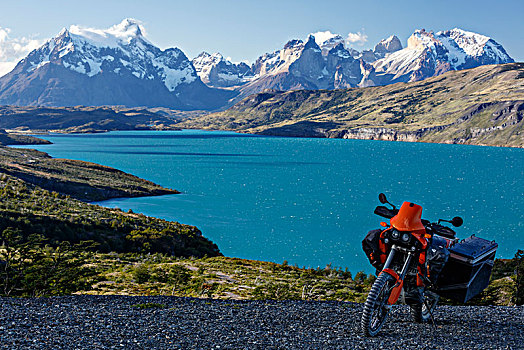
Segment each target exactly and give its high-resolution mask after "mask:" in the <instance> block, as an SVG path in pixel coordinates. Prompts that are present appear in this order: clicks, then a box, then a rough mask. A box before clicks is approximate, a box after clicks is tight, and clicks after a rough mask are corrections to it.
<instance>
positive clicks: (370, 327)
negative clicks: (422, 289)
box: [360, 273, 396, 337]
mask: <svg viewBox="0 0 524 350" xmlns="http://www.w3.org/2000/svg"><path fill="white" fill-rule="evenodd" d="M395 283H396V281H395V279H394V278H393V277H392V276H391V275H389V274H387V273H381V274H380V275H379V276H378V278H377V280H376V281H375V283H374V284H373V286H372V287H371V290H370V291H369V294H368V298H367V299H366V303H365V304H364V311H363V312H362V319H361V320H360V328H361V331H362V334H363V335H364V336H366V337H374V336H375V335H377V333H378V332H379V331H380V329H381V328H382V326H383V325H384V322H386V318H387V316H388V313H389V310H390V309H391V305H389V304H388V299H389V295H390V294H391V291H392V290H393V287H394V286H395Z"/></svg>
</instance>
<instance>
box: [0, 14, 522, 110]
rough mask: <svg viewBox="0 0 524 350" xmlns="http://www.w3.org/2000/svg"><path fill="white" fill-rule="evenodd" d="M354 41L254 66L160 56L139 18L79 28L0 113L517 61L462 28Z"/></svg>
mask: <svg viewBox="0 0 524 350" xmlns="http://www.w3.org/2000/svg"><path fill="white" fill-rule="evenodd" d="M352 40H354V39H351V38H349V37H348V38H344V37H343V36H342V35H339V34H336V33H331V32H329V31H324V32H316V33H311V34H310V35H309V36H308V37H307V39H306V40H304V41H303V40H300V39H293V40H290V41H288V42H287V43H286V44H285V45H283V47H282V48H281V49H279V50H275V51H273V52H269V53H265V54H263V55H261V56H259V57H258V59H257V60H256V61H255V62H254V63H253V64H252V65H251V66H249V65H248V64H246V63H243V62H240V63H234V62H231V60H230V59H228V58H224V57H223V56H222V55H221V54H220V53H214V54H208V53H206V52H202V53H201V54H200V55H198V56H197V57H195V58H193V59H192V60H189V58H188V57H187V56H186V55H185V54H184V53H183V52H182V50H180V49H179V48H176V47H173V48H167V49H165V50H162V49H160V48H158V47H156V46H155V45H154V44H153V43H151V42H150V41H149V40H148V39H147V38H146V37H145V36H144V28H143V26H142V24H141V22H140V21H137V20H135V19H129V18H128V19H124V20H123V21H122V22H121V23H119V24H116V25H114V26H112V27H110V28H107V29H94V28H85V27H80V26H76V25H72V26H70V27H69V29H66V28H64V29H62V30H61V31H60V33H59V34H58V35H57V36H55V37H53V38H51V39H49V40H48V41H46V43H44V44H43V45H42V46H41V47H39V48H37V49H36V50H33V51H32V52H30V53H29V54H28V55H27V57H25V58H24V59H22V60H21V61H20V62H19V63H18V64H17V65H16V67H15V68H14V69H13V70H12V71H11V72H10V73H8V74H7V75H4V76H3V77H0V104H7V105H31V106H74V105H87V106H93V105H112V106H114V105H124V106H127V107H166V108H172V109H181V110H220V109H224V108H227V107H230V106H232V105H234V104H235V103H236V102H238V101H240V100H241V99H243V98H244V97H246V96H248V95H250V94H253V93H259V92H261V91H264V90H266V89H273V90H297V89H309V90H322V89H329V90H334V89H343V88H351V87H367V86H377V85H388V84H392V83H396V82H408V81H419V80H423V79H426V78H428V77H432V76H437V75H440V74H442V73H445V72H447V71H449V70H458V69H465V68H473V67H475V66H479V65H485V64H501V63H509V62H513V59H512V58H511V57H510V56H509V55H508V54H507V52H506V51H505V49H504V48H503V47H502V46H501V45H500V44H498V43H497V42H496V41H495V40H493V39H492V38H490V37H487V36H484V35H481V34H476V33H473V32H468V31H465V30H462V29H458V28H455V29H451V30H446V31H440V32H436V33H435V32H432V31H428V32H426V31H425V30H424V29H420V30H416V31H415V32H414V33H413V35H411V37H410V38H409V39H408V45H407V47H403V46H402V43H401V41H400V40H399V39H398V37H396V36H394V35H391V36H389V37H388V38H386V39H383V40H381V41H380V42H379V43H377V44H376V45H375V46H374V48H373V49H370V50H363V51H361V52H360V51H358V50H355V49H354V48H353V47H352V45H350V42H351V41H352Z"/></svg>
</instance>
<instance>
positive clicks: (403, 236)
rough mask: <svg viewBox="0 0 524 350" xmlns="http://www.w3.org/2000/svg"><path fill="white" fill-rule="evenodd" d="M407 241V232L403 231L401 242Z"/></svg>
mask: <svg viewBox="0 0 524 350" xmlns="http://www.w3.org/2000/svg"><path fill="white" fill-rule="evenodd" d="M407 241H409V233H405V232H404V233H403V234H402V242H407Z"/></svg>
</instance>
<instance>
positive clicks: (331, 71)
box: [240, 29, 513, 97]
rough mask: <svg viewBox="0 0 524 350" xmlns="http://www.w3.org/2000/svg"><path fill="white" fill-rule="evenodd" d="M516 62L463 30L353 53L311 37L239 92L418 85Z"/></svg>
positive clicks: (271, 61)
mask: <svg viewBox="0 0 524 350" xmlns="http://www.w3.org/2000/svg"><path fill="white" fill-rule="evenodd" d="M510 62H513V59H512V58H511V57H510V56H509V55H508V54H507V53H506V51H505V50H504V48H503V47H502V46H501V45H500V44H498V43H497V42H496V41H494V40H493V39H491V38H489V37H487V36H484V35H480V34H476V33H472V32H467V31H464V30H461V29H453V30H448V31H441V32H438V33H433V32H426V31H425V30H417V31H415V32H414V33H413V35H411V37H410V38H409V39H408V46H407V47H406V48H402V43H401V42H400V40H399V39H398V37H396V36H395V35H392V36H390V37H388V38H387V39H384V40H381V41H380V42H379V43H378V44H376V45H375V47H374V48H373V50H363V51H361V52H359V51H357V50H355V49H354V48H351V47H350V46H349V43H348V42H347V41H346V40H345V39H344V37H343V36H341V35H339V34H333V33H331V32H329V31H325V32H317V33H312V34H310V35H309V38H308V40H307V41H306V42H303V41H302V40H291V41H289V42H288V43H287V44H286V45H284V47H283V49H281V50H277V51H275V52H272V53H266V54H264V55H262V56H260V57H259V58H258V59H257V60H256V62H255V63H254V64H253V65H252V67H251V70H252V73H253V79H252V80H251V81H250V82H248V83H247V84H246V85H244V86H243V87H241V88H240V92H241V94H240V97H242V96H245V95H247V94H251V93H256V92H260V91H262V90H265V89H275V90H296V89H340V88H348V87H366V86H374V85H386V84H392V83H395V82H401V81H402V82H407V81H417V80H422V79H425V78H428V77H432V76H436V75H439V74H442V73H445V72H447V71H449V70H459V69H467V68H473V67H477V66H479V65H483V64H499V63H510Z"/></svg>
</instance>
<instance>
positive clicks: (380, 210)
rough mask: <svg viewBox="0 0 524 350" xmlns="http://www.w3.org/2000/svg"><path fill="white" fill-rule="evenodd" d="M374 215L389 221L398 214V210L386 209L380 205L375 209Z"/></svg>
mask: <svg viewBox="0 0 524 350" xmlns="http://www.w3.org/2000/svg"><path fill="white" fill-rule="evenodd" d="M375 214H377V215H379V216H382V217H383V218H386V219H391V218H392V217H393V216H395V215H397V214H398V209H388V208H386V207H384V206H382V205H379V206H378V207H376V208H375Z"/></svg>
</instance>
